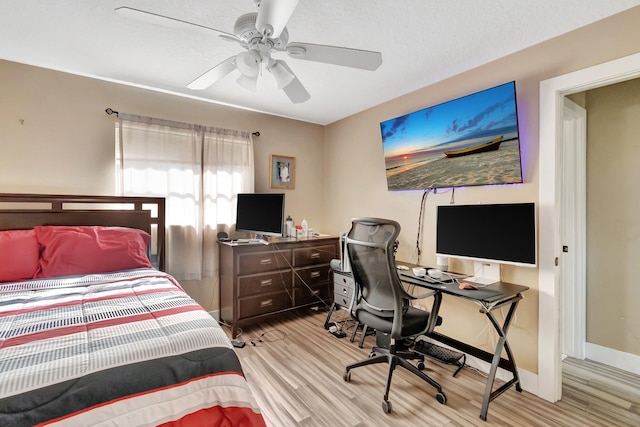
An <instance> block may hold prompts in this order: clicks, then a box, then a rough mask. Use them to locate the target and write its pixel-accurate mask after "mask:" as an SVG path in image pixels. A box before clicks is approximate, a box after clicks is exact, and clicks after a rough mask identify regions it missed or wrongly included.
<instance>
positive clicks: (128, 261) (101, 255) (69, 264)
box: [35, 226, 151, 278]
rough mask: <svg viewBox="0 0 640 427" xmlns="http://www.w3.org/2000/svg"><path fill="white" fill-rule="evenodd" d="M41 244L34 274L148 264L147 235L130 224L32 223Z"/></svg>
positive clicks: (121, 267) (64, 274)
mask: <svg viewBox="0 0 640 427" xmlns="http://www.w3.org/2000/svg"><path fill="white" fill-rule="evenodd" d="M35 231H36V236H37V238H38V243H40V246H42V252H41V253H40V261H39V265H38V271H37V273H36V275H35V277H36V278H44V277H56V276H69V275H75V274H91V273H103V272H109V271H118V270H127V269H130V268H140V267H151V262H150V261H149V258H148V257H147V246H148V245H149V241H150V240H151V237H150V236H149V234H148V233H146V232H144V231H142V230H137V229H134V228H121V227H99V226H41V227H35Z"/></svg>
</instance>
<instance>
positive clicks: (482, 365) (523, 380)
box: [466, 354, 538, 396]
mask: <svg viewBox="0 0 640 427" xmlns="http://www.w3.org/2000/svg"><path fill="white" fill-rule="evenodd" d="M466 363H467V365H469V366H470V367H472V368H475V369H477V370H478V371H480V372H482V373H484V374H489V369H490V368H491V364H490V363H487V362H485V361H484V360H482V359H478V358H476V357H474V356H471V355H469V354H467V361H466ZM518 376H519V377H520V386H521V387H522V389H523V390H526V391H528V392H529V393H531V394H534V395H536V396H537V395H538V375H536V374H534V373H533V372H529V371H527V370H525V369H521V368H518ZM496 378H497V379H500V380H502V381H509V380H511V379H512V378H513V375H511V372H509V371H506V370H504V369H502V368H498V371H497V372H496ZM495 388H496V387H494V390H495Z"/></svg>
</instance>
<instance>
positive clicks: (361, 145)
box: [324, 8, 640, 373]
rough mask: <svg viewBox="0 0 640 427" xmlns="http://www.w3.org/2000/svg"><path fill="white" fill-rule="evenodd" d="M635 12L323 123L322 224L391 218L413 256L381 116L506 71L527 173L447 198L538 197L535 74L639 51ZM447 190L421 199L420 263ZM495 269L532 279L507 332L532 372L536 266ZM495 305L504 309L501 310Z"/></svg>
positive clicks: (480, 320) (407, 196)
mask: <svg viewBox="0 0 640 427" xmlns="http://www.w3.org/2000/svg"><path fill="white" fill-rule="evenodd" d="M638 22H640V8H634V9H631V10H630V11H628V12H626V13H624V14H620V15H616V16H613V17H611V18H609V19H606V20H603V21H600V22H597V23H595V24H592V25H590V26H587V27H584V28H582V29H579V30H577V31H574V32H571V33H568V34H566V35H563V36H561V37H558V38H556V39H553V40H550V41H548V42H545V43H542V44H540V45H537V46H534V47H532V48H529V49H526V50H523V51H520V52H517V53H515V54H512V55H510V56H507V57H505V58H502V59H500V60H497V61H494V62H492V63H489V64H486V65H484V66H481V67H478V68H476V69H474V70H471V71H469V72H465V73H462V74H460V75H457V76H453V77H451V78H449V79H447V80H444V81H441V82H439V83H436V84H433V85H431V86H428V87H425V88H423V89H421V90H418V91H416V92H413V93H410V94H407V95H405V96H402V97H400V98H397V99H395V100H393V101H390V102H387V103H385V104H382V105H380V106H377V107H375V108H372V109H369V110H367V111H364V112H362V113H360V114H356V115H354V116H352V117H349V118H347V119H344V120H341V121H339V122H336V123H333V124H331V125H329V126H327V131H326V146H325V158H326V162H325V173H324V177H325V182H326V184H325V192H326V194H327V195H328V198H327V203H326V204H325V209H326V214H325V224H326V225H327V227H328V230H329V231H331V232H332V233H337V232H340V231H346V230H348V228H349V226H350V222H349V221H350V219H351V218H352V217H355V216H380V217H388V218H393V219H395V220H396V221H398V222H399V223H400V224H401V226H402V230H403V231H402V233H401V235H400V239H399V240H400V248H399V250H398V259H399V260H403V261H412V260H415V256H414V254H415V241H416V236H417V223H418V215H419V209H420V201H421V197H422V192H420V191H411V192H389V191H387V187H386V178H385V167H384V158H383V151H382V141H381V137H380V130H379V123H380V122H381V121H384V120H387V119H390V118H393V117H398V116H400V115H403V114H406V113H409V112H412V111H416V110H419V109H422V108H426V107H428V106H431V105H435V104H438V103H441V102H444V101H448V100H451V99H454V98H457V97H460V96H463V95H467V94H470V93H473V92H476V91H479V90H482V89H487V88H489V87H492V86H495V85H497V84H501V83H505V82H508V81H511V80H515V81H516V88H517V98H518V117H519V123H520V137H521V138H520V144H521V151H522V155H523V159H522V160H523V164H522V166H523V174H524V179H525V183H524V184H518V185H508V186H494V187H468V188H463V189H458V190H456V191H455V202H456V203H459V204H462V203H477V202H483V203H488V202H520V201H533V202H537V201H538V148H539V140H538V125H539V84H540V81H542V80H545V79H548V78H551V77H555V76H558V75H562V74H565V73H568V72H571V71H575V70H579V69H582V68H586V67H588V66H591V65H594V64H598V63H601V62H605V61H608V60H611V59H615V58H618V57H622V56H626V55H629V54H632V53H636V52H638V51H640V42H638V40H640V26H639V25H637V23H638ZM450 198H451V193H450V192H442V193H440V192H439V193H438V194H433V193H432V194H430V195H429V197H428V199H427V202H426V211H425V218H424V227H423V230H422V233H423V243H422V246H421V251H422V263H423V264H426V265H431V266H432V265H434V264H435V253H434V252H435V207H436V206H437V205H439V204H447V203H449V202H450ZM450 269H451V270H453V271H458V272H462V273H472V272H473V271H472V266H471V265H470V264H468V263H461V262H452V263H451V264H450ZM502 276H503V279H504V280H507V281H510V282H514V283H518V284H523V285H527V286H529V287H530V288H531V289H530V290H529V291H528V292H526V293H525V298H524V300H523V301H522V302H521V303H520V306H519V308H518V313H517V317H516V319H515V321H514V323H513V325H512V328H511V331H510V333H509V340H510V342H511V345H512V349H513V351H514V353H515V357H516V360H517V361H518V366H519V367H521V368H524V369H526V370H528V371H530V372H534V373H536V372H537V370H538V367H537V363H538V361H537V354H538V290H537V288H538V286H537V269H535V268H516V267H503V270H502ZM497 314H498V316H499V317H502V315H503V314H504V313H497ZM442 315H443V317H444V323H443V325H442V326H441V327H440V330H441V331H442V332H444V333H446V334H448V335H451V336H453V337H455V338H458V339H461V340H463V341H466V342H469V343H472V344H475V345H480V346H481V347H483V348H485V349H486V350H488V351H492V346H493V345H494V343H495V341H496V336H495V334H494V333H493V332H491V330H492V328H491V327H490V326H489V325H488V321H486V320H485V318H484V317H483V315H481V314H479V313H478V310H477V307H476V306H475V305H473V304H472V303H470V302H467V301H460V300H455V299H452V298H445V301H444V302H443V308H442Z"/></svg>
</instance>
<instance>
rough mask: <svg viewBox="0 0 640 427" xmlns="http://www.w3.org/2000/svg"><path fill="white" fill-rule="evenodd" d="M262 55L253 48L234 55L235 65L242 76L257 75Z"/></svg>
mask: <svg viewBox="0 0 640 427" xmlns="http://www.w3.org/2000/svg"><path fill="white" fill-rule="evenodd" d="M261 62H262V56H260V52H258V51H257V50H255V49H251V50H248V51H246V52H241V53H239V54H238V55H237V56H236V67H237V68H238V70H240V72H241V73H242V75H243V76H247V77H258V74H259V73H260V63H261Z"/></svg>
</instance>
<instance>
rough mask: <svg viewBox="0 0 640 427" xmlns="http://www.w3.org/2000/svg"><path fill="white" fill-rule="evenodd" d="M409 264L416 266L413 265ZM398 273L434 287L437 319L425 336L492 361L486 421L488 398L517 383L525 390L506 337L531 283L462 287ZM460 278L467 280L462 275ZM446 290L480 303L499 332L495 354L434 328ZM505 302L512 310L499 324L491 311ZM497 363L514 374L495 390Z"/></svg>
mask: <svg viewBox="0 0 640 427" xmlns="http://www.w3.org/2000/svg"><path fill="white" fill-rule="evenodd" d="M403 264H404V263H403ZM405 265H406V264H405ZM408 266H409V267H413V266H412V265H408ZM398 273H399V274H398V275H399V277H400V280H401V281H402V282H404V283H406V284H409V285H415V286H418V287H420V288H424V289H429V290H432V291H434V295H433V296H434V300H433V306H432V308H431V314H432V316H431V318H432V319H434V322H432V323H433V324H430V325H429V328H428V330H427V332H426V333H425V335H426V336H428V337H430V338H433V339H434V340H436V341H438V342H441V343H443V344H445V345H448V346H450V347H452V348H455V349H457V350H460V351H462V352H464V353H467V354H470V355H472V356H474V357H477V358H478V359H481V360H484V361H485V362H488V363H491V368H490V369H489V374H488V376H487V384H486V387H485V391H484V397H483V399H482V409H481V411H480V418H481V419H482V420H483V421H486V420H487V411H488V410H489V402H491V401H492V400H493V399H495V398H496V397H498V396H499V395H501V394H502V393H504V392H505V391H507V390H508V389H509V388H511V387H512V386H515V388H516V390H517V391H518V392H522V387H521V386H520V377H519V376H518V370H517V368H516V362H515V359H514V358H513V353H511V348H510V347H509V342H508V341H507V333H508V332H509V326H511V320H512V318H513V315H514V313H515V311H516V308H517V307H518V302H519V301H520V300H521V299H522V293H523V292H524V291H526V290H528V289H529V287H527V286H522V285H514V284H512V283H504V282H497V283H494V284H492V285H488V286H484V287H478V288H477V289H460V288H459V287H458V283H457V282H456V281H454V282H453V283H437V281H436V280H434V279H431V278H430V277H429V276H426V277H424V278H419V277H416V276H414V275H413V272H412V270H411V269H409V270H404V271H401V270H399V271H398ZM461 281H464V280H462V279H461ZM443 294H444V295H451V296H454V297H458V298H463V299H466V300H469V301H473V302H474V303H476V304H478V305H479V306H480V312H481V313H484V314H485V315H486V316H487V318H488V319H489V321H490V322H491V324H492V325H493V327H494V329H495V330H496V332H497V333H498V336H499V339H498V342H497V344H496V348H495V351H494V352H493V354H491V353H489V352H487V351H484V350H482V349H479V348H477V347H474V346H472V345H469V344H466V343H464V342H461V341H458V340H456V339H453V338H451V337H448V336H446V335H443V334H441V333H438V332H435V331H434V330H433V329H434V328H435V320H436V319H437V317H438V311H439V310H440V304H441V301H442V295H443ZM505 306H508V307H509V312H508V313H507V315H506V316H505V319H504V322H503V323H502V324H500V323H499V322H498V321H497V319H496V318H495V316H494V315H493V314H492V311H493V310H495V309H497V308H501V307H505ZM502 350H504V351H505V353H506V358H503V357H502V356H501V355H502ZM498 367H500V368H502V369H505V370H506V371H508V372H510V373H511V374H512V375H513V378H512V379H511V380H509V381H507V382H506V383H505V384H503V385H502V386H500V387H499V388H497V389H496V390H493V384H494V381H495V377H496V373H497V371H498Z"/></svg>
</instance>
